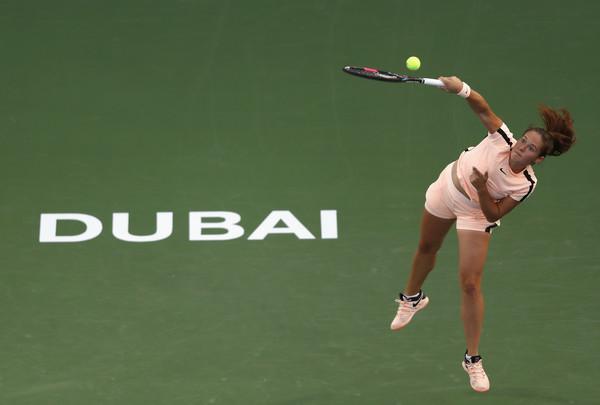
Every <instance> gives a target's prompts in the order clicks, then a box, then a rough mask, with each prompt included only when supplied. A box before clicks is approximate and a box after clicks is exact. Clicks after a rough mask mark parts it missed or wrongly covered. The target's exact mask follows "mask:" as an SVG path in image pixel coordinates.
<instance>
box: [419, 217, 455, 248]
mask: <svg viewBox="0 0 600 405" xmlns="http://www.w3.org/2000/svg"><path fill="white" fill-rule="evenodd" d="M455 221H456V218H450V219H448V218H440V217H436V216H435V215H433V214H431V213H430V212H429V211H427V210H426V209H423V215H422V216H421V238H420V239H419V250H420V251H421V252H424V253H432V252H437V251H438V250H439V249H440V247H441V246H442V243H444V239H445V238H446V235H447V234H448V231H449V230H450V228H451V227H452V225H453V224H454V222H455Z"/></svg>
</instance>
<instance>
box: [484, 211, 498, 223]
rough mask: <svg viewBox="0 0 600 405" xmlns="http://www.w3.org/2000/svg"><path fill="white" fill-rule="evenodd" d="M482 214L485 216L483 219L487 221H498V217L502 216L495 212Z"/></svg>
mask: <svg viewBox="0 0 600 405" xmlns="http://www.w3.org/2000/svg"><path fill="white" fill-rule="evenodd" d="M483 215H484V216H485V219H486V220H487V221H488V222H496V221H499V220H500V218H502V215H500V213H495V212H484V213H483Z"/></svg>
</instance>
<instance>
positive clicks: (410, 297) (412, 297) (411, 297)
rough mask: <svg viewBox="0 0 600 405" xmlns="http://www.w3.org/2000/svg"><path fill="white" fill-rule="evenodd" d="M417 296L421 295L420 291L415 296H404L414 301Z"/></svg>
mask: <svg viewBox="0 0 600 405" xmlns="http://www.w3.org/2000/svg"><path fill="white" fill-rule="evenodd" d="M419 295H421V291H419V292H418V293H416V294H415V295H405V297H406V298H408V299H409V300H410V299H414V298H418V297H419Z"/></svg>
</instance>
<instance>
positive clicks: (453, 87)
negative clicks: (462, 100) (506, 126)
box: [439, 76, 502, 134]
mask: <svg viewBox="0 0 600 405" xmlns="http://www.w3.org/2000/svg"><path fill="white" fill-rule="evenodd" d="M439 79H440V80H441V81H442V82H444V84H445V85H446V86H445V87H440V88H441V89H442V90H444V91H446V92H448V93H458V92H460V91H461V90H462V87H463V82H462V80H460V79H459V78H458V77H456V76H452V77H440V78H439ZM467 103H468V104H469V107H471V109H472V110H473V112H474V113H475V115H477V116H478V117H479V119H480V120H481V122H482V123H483V125H484V126H485V127H486V129H487V130H488V132H489V133H491V134H493V133H494V132H496V131H497V130H498V129H499V128H500V127H501V126H502V120H501V119H500V118H499V117H498V116H497V115H496V114H494V112H493V111H492V109H491V108H490V106H489V105H488V103H487V102H486V101H485V99H484V98H483V96H482V95H481V94H479V93H478V92H476V91H475V90H473V89H471V94H470V95H469V97H468V98H467Z"/></svg>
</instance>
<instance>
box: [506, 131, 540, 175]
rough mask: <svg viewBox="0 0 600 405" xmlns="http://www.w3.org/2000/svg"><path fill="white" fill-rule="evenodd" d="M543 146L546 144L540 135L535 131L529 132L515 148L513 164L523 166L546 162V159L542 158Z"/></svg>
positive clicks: (512, 156) (512, 158)
mask: <svg viewBox="0 0 600 405" xmlns="http://www.w3.org/2000/svg"><path fill="white" fill-rule="evenodd" d="M543 146H544V143H543V141H542V136H541V135H540V134H538V133H537V132H535V131H527V132H525V133H524V134H523V136H522V137H521V139H519V140H518V141H517V144H516V145H515V146H513V148H512V151H511V152H510V159H511V161H512V162H513V163H518V165H523V166H527V165H530V164H532V163H539V162H541V161H542V160H544V157H543V156H540V154H541V153H542V148H543Z"/></svg>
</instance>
